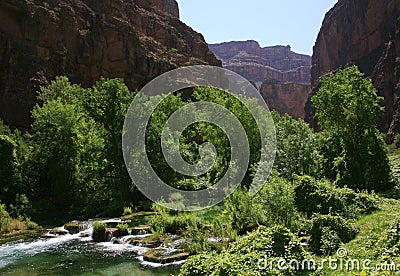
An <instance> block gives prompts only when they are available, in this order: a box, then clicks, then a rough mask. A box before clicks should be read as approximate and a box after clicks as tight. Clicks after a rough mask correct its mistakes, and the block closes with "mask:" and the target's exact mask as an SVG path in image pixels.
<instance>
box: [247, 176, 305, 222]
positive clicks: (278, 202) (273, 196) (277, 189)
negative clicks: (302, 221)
mask: <svg viewBox="0 0 400 276" xmlns="http://www.w3.org/2000/svg"><path fill="white" fill-rule="evenodd" d="M255 203H259V204H261V210H262V212H263V216H262V217H263V221H262V224H264V225H267V226H269V225H274V224H280V225H283V226H286V227H289V228H290V229H293V228H294V227H295V224H296V223H298V217H299V216H298V211H297V208H296V205H295V201H294V186H293V184H292V183H291V182H289V181H288V180H287V179H285V178H283V177H279V176H278V175H276V174H275V173H272V175H271V176H270V177H269V179H268V182H267V183H266V184H264V187H263V188H262V189H261V191H260V192H259V193H258V194H257V195H256V196H255V198H254V199H253V204H255Z"/></svg>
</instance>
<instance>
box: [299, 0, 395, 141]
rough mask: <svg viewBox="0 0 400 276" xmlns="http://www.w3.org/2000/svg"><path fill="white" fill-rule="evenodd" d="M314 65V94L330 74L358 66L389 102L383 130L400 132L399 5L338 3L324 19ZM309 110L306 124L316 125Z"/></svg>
mask: <svg viewBox="0 0 400 276" xmlns="http://www.w3.org/2000/svg"><path fill="white" fill-rule="evenodd" d="M312 64H313V65H312V73H311V75H312V84H313V87H314V91H315V90H316V87H317V85H318V79H319V78H320V77H321V76H323V75H324V74H325V73H326V72H329V71H332V70H335V69H338V68H341V67H344V66H347V65H351V64H356V65H358V66H359V68H360V70H361V71H362V72H364V73H365V74H366V75H367V76H369V77H372V79H373V82H374V85H375V87H376V88H377V89H378V91H379V94H380V95H381V96H384V97H385V110H386V112H385V115H384V116H383V117H382V118H381V119H380V120H379V127H380V129H381V130H382V131H385V132H386V131H389V133H393V132H399V130H400V124H399V122H400V121H399V119H400V116H399V115H400V113H399V112H400V111H399V110H400V109H399V102H398V96H399V95H400V94H399V93H400V82H399V79H400V78H399V77H400V70H399V69H400V1H398V0H386V1H375V0H339V1H338V3H337V4H336V5H335V6H334V8H332V9H331V10H330V11H329V12H328V13H327V14H326V16H325V19H324V21H323V24H322V28H321V30H320V32H319V35H318V38H317V41H316V43H315V46H314V54H313V58H312ZM314 93H315V92H314ZM306 109H307V111H306V113H307V120H309V121H311V122H313V123H314V125H315V121H313V118H312V117H313V112H314V111H313V107H312V105H311V103H310V102H308V103H307V107H306ZM389 140H390V138H389Z"/></svg>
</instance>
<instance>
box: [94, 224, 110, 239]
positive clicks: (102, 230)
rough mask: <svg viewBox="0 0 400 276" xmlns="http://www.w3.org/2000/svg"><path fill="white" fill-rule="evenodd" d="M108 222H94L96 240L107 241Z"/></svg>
mask: <svg viewBox="0 0 400 276" xmlns="http://www.w3.org/2000/svg"><path fill="white" fill-rule="evenodd" d="M106 230H107V224H106V223H105V222H101V221H96V222H95V223H94V224H93V233H92V238H93V240H94V241H96V242H103V241H106Z"/></svg>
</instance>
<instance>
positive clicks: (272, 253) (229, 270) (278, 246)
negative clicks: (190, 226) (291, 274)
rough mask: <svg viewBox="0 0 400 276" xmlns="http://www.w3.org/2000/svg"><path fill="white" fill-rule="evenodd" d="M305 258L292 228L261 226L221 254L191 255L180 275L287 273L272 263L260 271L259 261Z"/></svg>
mask: <svg viewBox="0 0 400 276" xmlns="http://www.w3.org/2000/svg"><path fill="white" fill-rule="evenodd" d="M305 258H306V253H305V251H304V250H303V248H302V247H301V246H300V243H299V241H298V238H297V237H296V236H295V235H293V234H292V233H291V232H290V230H288V229H287V228H285V227H283V226H274V227H271V228H267V227H265V226H260V227H259V228H258V229H257V230H256V231H254V232H252V233H250V234H249V235H248V236H247V237H244V238H241V239H239V240H238V241H237V242H234V243H232V244H231V245H230V246H229V248H228V249H227V250H226V251H223V252H222V253H220V254H217V253H215V252H210V253H203V254H199V255H196V256H192V257H190V258H189V259H188V260H187V262H186V263H185V264H184V265H183V267H182V269H181V271H180V275H284V274H285V271H279V270H277V269H274V268H271V267H270V266H269V265H267V266H266V267H265V270H260V269H259V267H258V265H259V260H264V259H265V261H266V262H268V264H269V262H270V261H278V259H279V260H281V259H284V260H286V261H287V262H288V263H289V260H291V259H296V260H303V259H305ZM275 264H276V262H275ZM286 273H288V271H287V272H286Z"/></svg>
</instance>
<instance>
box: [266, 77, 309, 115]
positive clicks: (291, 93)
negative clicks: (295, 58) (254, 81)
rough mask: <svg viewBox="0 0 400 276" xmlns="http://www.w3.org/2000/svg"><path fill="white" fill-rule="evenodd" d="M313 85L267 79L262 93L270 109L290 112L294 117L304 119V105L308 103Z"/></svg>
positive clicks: (285, 112) (283, 112) (281, 112)
mask: <svg viewBox="0 0 400 276" xmlns="http://www.w3.org/2000/svg"><path fill="white" fill-rule="evenodd" d="M310 91H311V86H310V85H309V84H304V83H294V82H280V81H277V80H267V81H265V82H264V83H263V84H262V86H261V88H260V93H261V95H262V96H263V98H264V99H265V101H266V103H267V105H268V108H269V109H270V110H276V111H277V112H278V113H279V114H281V115H283V114H289V115H290V116H292V117H293V118H301V119H304V117H305V112H304V106H305V104H306V103H307V100H308V97H309V94H310Z"/></svg>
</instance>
